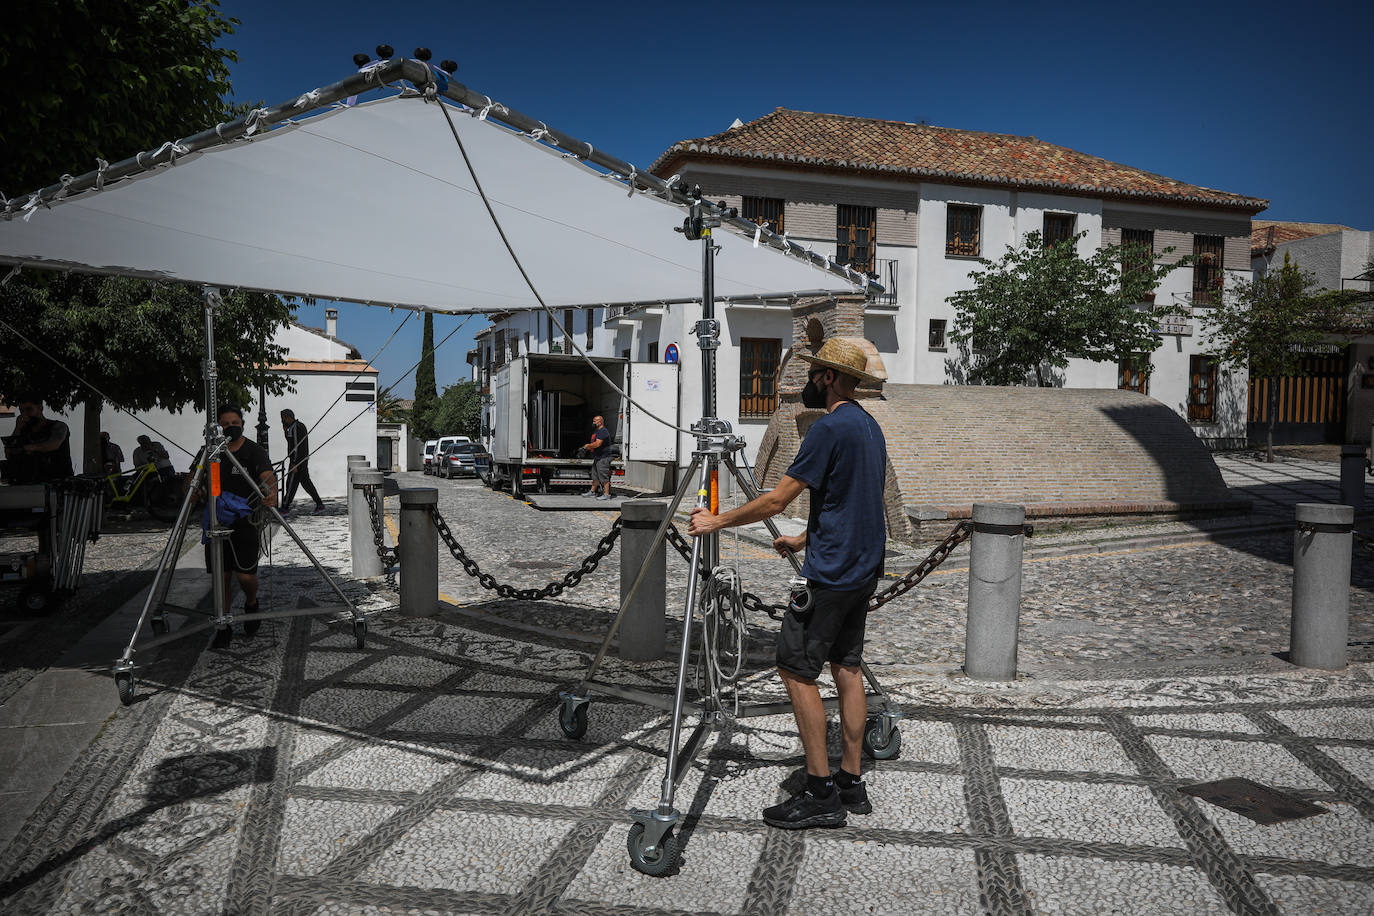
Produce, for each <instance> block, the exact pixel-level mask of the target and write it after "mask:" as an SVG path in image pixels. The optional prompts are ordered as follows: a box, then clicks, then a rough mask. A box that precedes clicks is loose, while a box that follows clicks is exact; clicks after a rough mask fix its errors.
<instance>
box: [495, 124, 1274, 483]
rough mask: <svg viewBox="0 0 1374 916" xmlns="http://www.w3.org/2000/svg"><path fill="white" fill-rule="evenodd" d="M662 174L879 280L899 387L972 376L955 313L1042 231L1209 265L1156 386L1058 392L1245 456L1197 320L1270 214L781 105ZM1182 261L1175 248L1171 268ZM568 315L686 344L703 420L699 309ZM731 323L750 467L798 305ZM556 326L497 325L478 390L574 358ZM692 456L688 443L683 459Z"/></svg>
mask: <svg viewBox="0 0 1374 916" xmlns="http://www.w3.org/2000/svg"><path fill="white" fill-rule="evenodd" d="M653 171H654V172H655V173H656V174H658V175H660V176H662V177H665V178H666V177H668V176H672V175H678V176H680V177H681V178H682V179H684V180H685V181H687V182H688V183H689V184H698V185H700V186H701V188H702V190H703V192H704V193H705V194H706V195H707V196H708V197H709V198H710V199H711V200H723V201H725V202H726V203H727V204H728V205H731V206H736V207H739V208H740V211H741V215H743V216H745V217H746V218H748V219H751V220H754V221H755V222H761V223H762V222H767V223H768V224H769V225H770V228H774V229H775V230H778V231H782V232H784V233H785V234H786V235H787V236H788V238H790V239H792V240H793V241H797V242H801V243H802V244H804V245H807V246H808V247H811V248H813V249H814V250H815V251H817V252H821V253H825V254H833V255H836V257H837V259H838V260H839V261H841V262H842V263H852V264H854V265H856V266H859V267H862V268H864V269H866V270H869V271H870V272H872V273H873V274H874V275H876V276H877V277H878V279H879V280H880V281H882V282H883V283H884V284H885V285H886V287H887V289H888V292H887V294H886V295H884V296H880V297H876V298H874V299H872V300H870V301H869V303H868V306H867V309H866V319H865V328H864V330H865V336H866V337H867V338H868V339H869V340H871V341H872V342H873V343H874V344H875V345H876V346H877V348H878V350H879V353H880V354H881V356H882V358H883V361H884V363H885V364H886V367H887V372H888V377H889V380H890V381H893V382H901V383H924V384H949V383H957V382H958V381H960V380H961V375H960V365H959V354H958V352H957V350H956V349H955V348H952V347H951V346H950V345H949V342H948V333H949V331H950V329H951V327H952V324H953V319H954V311H953V308H952V307H951V306H950V305H949V304H948V303H947V302H946V299H947V298H948V297H949V296H950V295H951V294H953V293H954V292H956V291H958V290H960V289H963V288H966V287H967V286H969V285H970V284H969V280H968V277H969V274H970V272H971V271H973V270H975V269H977V268H979V267H980V266H981V265H980V264H979V263H978V260H977V258H979V257H982V258H986V259H988V260H994V261H995V260H997V259H998V258H999V257H1000V256H1001V255H1002V253H1003V252H1004V251H1005V250H1006V249H1007V248H1008V246H1012V245H1016V244H1018V243H1019V242H1021V240H1023V239H1024V237H1025V235H1026V234H1027V233H1028V232H1031V231H1033V230H1034V231H1040V232H1042V233H1044V234H1045V235H1046V236H1048V237H1050V238H1052V239H1053V238H1063V237H1071V236H1073V235H1075V234H1077V233H1079V232H1086V233H1087V234H1086V236H1085V237H1084V238H1083V239H1082V240H1081V242H1080V243H1079V244H1080V246H1081V249H1082V252H1083V253H1084V254H1087V253H1089V252H1090V251H1091V250H1093V249H1095V248H1097V247H1099V246H1105V245H1112V244H1116V243H1119V242H1121V241H1122V240H1123V239H1126V240H1134V241H1137V242H1142V243H1145V244H1147V245H1150V246H1151V247H1152V249H1153V250H1154V251H1155V253H1156V256H1157V257H1158V258H1159V259H1160V260H1163V259H1165V258H1166V257H1167V258H1172V259H1175V260H1176V259H1177V258H1179V257H1181V256H1182V255H1185V254H1197V255H1199V256H1200V258H1201V262H1200V263H1199V264H1198V265H1197V266H1194V267H1188V268H1182V269H1179V270H1177V271H1174V272H1173V273H1171V274H1170V275H1169V276H1168V277H1167V278H1166V279H1165V281H1164V282H1163V283H1162V284H1161V287H1160V288H1159V290H1158V291H1157V293H1156V304H1161V305H1163V304H1167V305H1169V306H1170V307H1171V308H1170V312H1171V313H1172V317H1171V318H1170V319H1169V320H1167V321H1164V322H1162V323H1161V335H1160V336H1161V338H1162V341H1161V346H1160V347H1159V348H1158V349H1157V350H1156V351H1155V352H1154V353H1153V354H1152V355H1151V358H1150V371H1149V373H1140V372H1137V371H1134V370H1133V369H1132V367H1130V366H1117V365H1107V364H1101V363H1090V362H1087V361H1083V360H1074V361H1072V362H1071V364H1070V366H1069V368H1068V370H1067V372H1066V373H1064V374H1063V377H1062V378H1059V379H1057V380H1056V382H1057V384H1060V385H1064V386H1067V387H1078V388H1103V387H1107V388H1116V387H1131V388H1136V389H1137V390H1144V391H1146V393H1148V394H1150V395H1151V396H1153V397H1155V398H1156V399H1157V400H1159V401H1161V402H1163V403H1165V404H1168V405H1169V406H1170V407H1172V408H1173V409H1175V410H1176V411H1178V413H1179V414H1180V415H1182V416H1183V417H1184V418H1185V419H1187V420H1188V422H1189V424H1190V425H1191V426H1192V428H1193V429H1194V430H1195V432H1196V433H1197V435H1198V436H1199V437H1200V438H1202V439H1204V440H1205V441H1207V442H1208V443H1209V444H1212V445H1216V446H1224V445H1236V444H1243V441H1244V437H1245V435H1246V390H1247V379H1246V378H1245V375H1244V373H1237V372H1229V371H1227V370H1226V369H1224V368H1222V367H1220V366H1218V364H1217V362H1216V361H1215V360H1214V359H1212V358H1211V357H1210V356H1209V355H1208V348H1207V344H1206V341H1205V340H1203V339H1202V335H1201V328H1200V325H1199V322H1198V321H1197V320H1196V319H1197V314H1196V312H1197V310H1199V309H1202V308H1205V307H1206V305H1205V304H1206V301H1207V300H1208V297H1209V296H1210V295H1212V294H1213V290H1214V289H1215V284H1216V283H1217V282H1218V281H1220V282H1222V283H1224V282H1226V281H1227V279H1228V278H1243V279H1248V278H1249V277H1250V276H1251V273H1250V230H1251V217H1252V216H1253V214H1254V213H1256V212H1258V211H1260V210H1262V209H1264V208H1265V207H1266V206H1267V204H1268V202H1267V201H1264V200H1259V199H1255V198H1250V197H1244V196H1240V195H1236V194H1231V193H1227V192H1223V191H1216V190H1212V189H1209V188H1202V187H1198V186H1195V185H1190V184H1186V183H1184V182H1181V181H1176V180H1173V179H1169V178H1165V177H1162V176H1159V175H1155V174H1151V173H1149V172H1145V171H1141V170H1139V169H1136V168H1132V167H1129V166H1124V165H1119V164H1117V163H1112V162H1108V161H1106V160H1104V159H1099V158H1097V157H1094V156H1089V155H1086V154H1083V153H1079V152H1076V151H1074V150H1070V149H1065V148H1063V147H1059V146H1054V145H1052V144H1049V143H1046V142H1044V141H1041V140H1037V139H1035V138H1031V137H1016V136H1009V135H1000V134H988V133H981V132H976V131H964V130H950V129H945V128H937V127H930V126H927V125H921V124H908V123H904V122H897V121H881V120H874V119H868V118H852V117H846V116H841V115H826V114H813V113H810V112H801V111H791V110H787V109H781V108H779V109H777V110H776V111H774V112H772V113H771V114H768V115H765V116H764V117H762V118H759V119H757V120H755V121H751V122H749V123H748V124H742V125H739V126H736V127H732V128H731V129H729V130H727V131H725V132H724V133H722V134H717V135H715V136H712V137H706V138H702V139H697V140H685V141H682V142H680V143H677V144H674V145H673V147H672V148H671V149H669V150H667V151H666V152H665V153H664V154H663V155H662V156H660V157H659V159H658V161H657V162H656V163H654V165H653ZM684 244H691V243H688V242H685V241H684ZM1169 248H1173V249H1174V251H1173V252H1172V254H1168V255H1166V254H1165V251H1166V249H1169ZM563 312H564V315H565V316H566V317H565V318H564V319H560V320H564V322H565V324H568V327H569V329H570V330H571V331H572V333H573V335H575V337H576V339H577V342H578V343H579V344H582V345H584V347H586V348H587V349H588V350H589V351H592V352H595V353H597V354H599V355H611V356H629V357H631V358H634V359H640V360H644V359H647V360H661V359H663V358H664V353H665V352H666V351H667V349H668V347H669V345H675V346H676V348H677V351H678V353H679V354H680V356H681V360H682V362H683V370H684V371H683V374H682V405H683V416H684V417H695V416H696V415H698V413H699V407H698V405H699V404H700V391H699V378H700V374H699V372H697V371H696V369H695V367H696V365H697V361H698V358H699V357H698V351H697V347H696V342H695V338H694V337H693V336H692V334H691V329H692V327H693V325H694V323H695V322H696V320H697V319H698V318H699V317H700V308H699V307H697V306H673V307H670V308H663V307H646V308H638V309H629V310H622V309H610V310H603V309H585V310H577V309H565V310H563ZM718 317H719V318H720V319H721V324H722V347H721V349H720V351H719V360H718V362H719V368H720V383H719V386H718V392H719V411H718V415H719V416H721V417H722V418H724V419H727V420H730V421H731V422H732V423H733V424H734V425H735V428H736V429H737V430H739V431H742V432H743V433H744V435H745V436H746V438H747V439H748V441H749V443H750V449H749V452H748V455H749V457H750V458H751V459H753V458H754V452H753V450H754V449H755V448H756V447H757V444H758V441H759V439H760V438H761V435H762V432H763V430H764V428H765V427H766V426H767V423H768V417H769V415H770V414H771V413H772V412H773V409H774V406H775V404H776V390H775V379H774V375H775V373H776V369H777V367H778V365H779V363H780V361H781V360H782V359H783V357H784V355H785V354H786V353H787V351H788V349H789V348H790V347H791V346H792V344H793V341H792V330H791V324H792V323H791V314H790V311H789V309H788V304H787V303H786V302H768V303H761V302H760V303H748V304H733V305H729V306H727V307H724V308H721V309H718ZM549 325H550V322H549V321H548V319H547V316H545V315H543V314H540V313H533V314H530V313H520V314H510V315H498V316H495V319H494V321H493V324H492V326H491V328H489V329H488V330H487V331H486V332H484V333H483V334H482V335H481V336H479V338H478V349H477V353H476V356H475V365H476V367H477V372H476V377H477V379H478V380H479V384H480V383H481V380H482V378H483V376H482V370H483V368H484V367H489V366H491V365H494V364H497V363H499V361H500V360H501V359H502V357H501V355H500V354H502V353H505V354H506V355H507V356H509V355H515V354H519V353H524V352H528V351H531V350H533V351H535V352H546V351H547V350H548V349H549V348H550V346H554V347H561V346H562V344H563V341H562V340H561V337H560V335H558V334H557V332H556V331H553V332H552V333H551V330H552V329H551V328H550V326H549ZM689 453H690V446H689V443H687V442H686V441H685V437H684V442H683V447H682V449H681V450H680V455H682V456H684V458H685V456H686V455H688V454H689Z"/></svg>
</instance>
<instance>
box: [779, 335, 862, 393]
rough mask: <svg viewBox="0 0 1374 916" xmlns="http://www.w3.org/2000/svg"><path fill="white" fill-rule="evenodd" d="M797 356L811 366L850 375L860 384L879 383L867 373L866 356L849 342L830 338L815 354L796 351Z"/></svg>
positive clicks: (855, 345)
mask: <svg viewBox="0 0 1374 916" xmlns="http://www.w3.org/2000/svg"><path fill="white" fill-rule="evenodd" d="M797 356H798V357H800V358H801V359H804V360H806V361H807V362H808V363H810V364H811V365H813V366H824V367H826V368H828V369H834V370H835V371H837V372H843V373H844V374H845V375H852V376H854V377H855V378H856V379H858V380H859V381H861V382H870V383H881V382H882V379H880V378H878V377H877V376H875V375H870V374H869V372H868V354H866V353H864V351H863V350H862V349H860V348H859V346H858V345H857V344H855V343H853V342H851V341H848V340H843V339H841V338H838V337H832V338H830V339H829V340H827V341H826V342H825V343H823V344H821V348H820V349H819V350H817V351H816V352H815V353H807V352H806V351H804V350H801V351H798V353H797Z"/></svg>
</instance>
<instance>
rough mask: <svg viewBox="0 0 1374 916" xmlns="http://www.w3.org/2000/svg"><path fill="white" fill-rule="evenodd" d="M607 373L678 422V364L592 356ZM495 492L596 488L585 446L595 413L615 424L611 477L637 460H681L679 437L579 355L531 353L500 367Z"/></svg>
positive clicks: (494, 405)
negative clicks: (678, 449) (651, 416)
mask: <svg viewBox="0 0 1374 916" xmlns="http://www.w3.org/2000/svg"><path fill="white" fill-rule="evenodd" d="M591 359H592V360H593V361H594V362H595V363H596V365H597V367H598V368H599V369H600V370H601V371H602V372H603V373H604V374H605V375H606V377H607V378H609V379H611V380H612V381H613V382H615V385H616V386H617V387H619V388H620V389H621V390H622V391H627V392H630V393H631V395H632V397H633V398H634V399H635V401H636V402H638V403H639V404H640V405H642V406H643V407H644V408H645V409H647V410H649V411H652V412H653V413H654V414H656V415H658V416H660V417H663V418H665V419H668V420H671V421H673V422H674V423H677V425H681V424H680V423H679V422H678V414H679V409H678V372H679V367H678V365H677V364H676V363H635V362H630V361H629V360H627V359H615V358H613V357H600V356H596V357H591ZM491 394H492V402H491V417H490V433H491V467H490V471H489V472H488V476H487V478H486V480H487V484H488V486H491V487H492V488H493V489H499V488H503V487H509V488H510V489H511V491H512V492H514V493H517V494H519V493H521V492H526V491H529V492H538V493H551V492H558V491H560V490H562V491H566V492H577V491H578V490H586V489H589V488H590V487H591V479H592V475H591V472H592V460H591V458H589V457H581V456H580V454H581V453H580V450H581V449H582V447H583V446H585V445H586V444H587V443H588V442H589V441H590V440H591V438H592V417H594V416H598V415H600V416H601V417H603V418H604V419H605V421H606V426H607V427H608V428H609V429H610V433H611V442H612V449H613V451H612V453H611V454H612V456H613V460H612V463H611V464H612V472H611V473H612V475H613V477H612V479H613V480H616V481H622V480H624V478H625V470H626V468H627V467H632V466H633V465H634V463H635V462H649V463H654V464H670V463H671V464H676V462H677V457H678V456H677V434H676V433H675V432H674V431H673V430H671V429H669V428H668V427H666V426H664V425H663V424H661V423H658V422H656V421H654V420H652V419H650V418H649V417H646V416H644V414H643V412H642V411H641V410H640V408H638V407H635V406H633V405H631V404H628V403H626V402H625V400H624V399H623V398H622V397H621V395H620V394H619V393H618V392H617V391H616V390H615V388H613V387H611V386H610V385H608V384H606V382H604V381H603V380H602V379H601V378H600V376H598V375H597V374H596V373H595V372H593V371H592V369H591V367H590V366H588V365H587V362H586V360H584V359H583V358H582V357H581V356H576V355H568V356H564V355H560V354H555V353H530V354H526V355H525V356H519V357H516V358H515V359H512V360H511V361H510V362H509V363H507V364H506V365H504V366H502V367H501V368H500V369H498V370H497V371H496V375H495V377H494V378H493V380H492V387H491Z"/></svg>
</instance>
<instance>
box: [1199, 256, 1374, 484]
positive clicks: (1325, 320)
mask: <svg viewBox="0 0 1374 916" xmlns="http://www.w3.org/2000/svg"><path fill="white" fill-rule="evenodd" d="M1347 301H1348V300H1347V299H1346V297H1342V296H1340V295H1339V294H1336V295H1332V294H1329V293H1321V292H1319V291H1318V290H1317V281H1316V277H1315V276H1314V275H1313V274H1312V273H1311V272H1310V271H1306V270H1302V269H1300V268H1299V267H1298V265H1297V262H1295V261H1293V260H1292V259H1291V258H1290V257H1289V256H1288V255H1287V254H1285V255H1284V256H1283V266H1282V267H1281V268H1279V269H1278V270H1270V271H1269V272H1268V273H1266V274H1264V275H1263V276H1260V277H1257V278H1255V279H1254V280H1241V281H1236V282H1234V283H1231V284H1229V285H1228V287H1227V288H1226V289H1224V290H1222V291H1221V294H1220V295H1218V296H1215V297H1213V306H1212V308H1210V309H1200V310H1199V312H1200V316H1201V317H1200V320H1201V323H1202V324H1203V326H1204V327H1205V328H1206V329H1207V331H1208V334H1209V336H1210V345H1211V347H1212V352H1213V353H1215V354H1216V356H1217V359H1218V360H1219V361H1220V362H1223V363H1226V364H1227V365H1230V366H1233V367H1236V368H1238V369H1248V370H1249V372H1250V377H1251V378H1271V377H1275V376H1283V375H1299V374H1301V372H1302V359H1303V356H1304V353H1305V351H1306V350H1308V349H1309V348H1310V347H1312V346H1313V345H1314V344H1319V343H1322V342H1324V341H1326V340H1328V339H1329V337H1330V336H1331V335H1332V334H1334V333H1339V332H1340V331H1341V330H1342V329H1343V328H1344V327H1345V326H1346V325H1347V324H1348V318H1349V315H1348V314H1347V311H1346V306H1347ZM1270 392H1271V393H1270V402H1269V410H1268V413H1269V426H1268V429H1267V431H1266V442H1265V458H1266V460H1268V461H1273V460H1274V423H1275V421H1276V419H1277V415H1278V386H1277V385H1271V386H1270Z"/></svg>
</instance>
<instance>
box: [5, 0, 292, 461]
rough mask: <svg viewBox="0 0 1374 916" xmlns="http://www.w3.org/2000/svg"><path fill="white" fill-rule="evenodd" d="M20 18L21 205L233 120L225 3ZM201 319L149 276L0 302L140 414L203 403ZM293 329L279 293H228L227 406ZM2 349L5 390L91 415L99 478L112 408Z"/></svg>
mask: <svg viewBox="0 0 1374 916" xmlns="http://www.w3.org/2000/svg"><path fill="white" fill-rule="evenodd" d="M12 18H13V20H14V21H12V22H10V23H8V25H7V28H6V32H5V41H4V44H3V46H0V68H3V69H4V71H5V74H6V76H7V77H8V78H9V79H10V81H11V82H12V84H13V85H15V86H23V87H25V89H24V91H22V92H7V93H4V94H0V148H3V149H4V150H5V152H6V155H5V159H4V163H3V165H0V181H2V182H3V183H4V188H5V190H6V191H7V192H8V193H10V194H14V195H23V194H27V193H30V192H32V191H34V190H37V189H38V188H40V187H43V186H45V185H49V184H53V183H55V182H56V181H57V179H58V176H59V175H61V174H63V173H64V172H71V173H79V172H83V171H86V170H89V169H91V168H94V167H95V165H96V159H97V157H99V158H102V159H105V160H107V161H109V162H115V161H118V160H120V159H123V158H126V157H128V156H132V155H134V154H135V153H137V152H139V151H141V150H146V149H155V148H157V147H158V146H161V145H162V143H164V142H166V141H168V140H175V139H178V138H180V137H184V136H187V135H188V134H191V133H194V132H196V131H199V130H202V129H204V128H206V127H209V126H212V125H213V124H215V123H216V122H218V121H221V120H226V119H228V118H230V117H232V116H233V107H232V106H231V105H230V104H229V103H228V102H227V101H226V99H227V97H228V96H229V95H230V92H231V87H230V82H229V65H230V63H232V62H234V61H236V60H237V59H238V58H237V56H236V55H235V54H234V52H233V51H231V50H229V49H226V48H223V47H220V46H219V42H220V41H221V39H223V38H224V37H226V36H228V35H229V34H231V33H232V31H233V28H234V26H235V25H237V24H238V20H236V19H232V18H227V17H225V16H224V15H222V14H221V12H220V10H219V4H218V0H100V2H90V0H52V2H48V3H39V4H31V5H30V6H29V7H26V8H25V13H24V15H23V16H21V17H12ZM74 87H75V88H74ZM200 316H201V307H200V299H199V294H198V293H197V292H195V291H188V290H187V289H186V288H185V287H165V288H155V287H154V286H152V285H150V284H149V283H147V282H145V281H137V280H127V279H126V280H121V279H110V278H104V279H102V278H96V277H84V276H70V275H50V274H42V273H39V272H35V271H27V272H25V273H23V274H21V275H19V276H16V277H15V278H13V280H12V281H11V282H10V284H9V285H8V286H7V287H6V290H5V293H4V295H3V296H0V318H3V319H4V320H5V321H6V322H8V323H9V324H11V325H13V326H15V327H16V328H21V329H22V328H27V329H29V331H32V334H29V332H28V331H26V332H25V333H26V334H29V336H30V337H31V339H33V340H34V342H35V343H36V344H38V345H39V346H41V347H43V348H44V349H46V350H49V351H50V352H53V355H54V356H57V357H58V358H59V359H61V360H62V362H63V364H64V366H65V367H66V368H67V369H70V370H72V371H73V372H76V373H77V374H80V375H83V376H89V378H90V380H91V381H92V382H93V383H95V384H97V385H99V386H100V387H101V389H102V390H103V391H105V392H106V393H107V394H108V395H109V396H110V397H111V398H112V399H113V400H114V401H115V402H116V403H118V404H120V405H121V406H127V407H131V408H138V407H146V406H150V405H153V404H157V405H159V406H162V407H167V408H171V409H178V408H180V407H181V406H184V405H185V404H187V403H191V402H194V403H196V405H197V406H198V407H200V406H203V405H201V403H200V402H201V400H203V394H202V388H201V384H200V381H199V378H198V367H199V365H200V361H201V359H202V351H203V349H204V340H203V332H202V330H201V327H202V321H201V317H200ZM289 319H290V311H289V309H288V308H287V306H286V305H285V304H284V303H283V302H282V300H281V299H280V298H279V297H276V296H269V295H260V294H254V295H242V296H231V297H230V298H229V301H228V302H226V306H225V309H224V311H223V312H222V313H221V314H220V317H219V320H218V322H217V324H216V345H217V357H216V358H217V361H218V362H219V364H220V371H221V379H222V384H223V386H224V389H225V393H226V396H232V397H235V398H238V399H239V400H240V403H245V404H246V403H248V402H249V401H250V397H249V394H250V392H251V391H252V390H253V388H254V387H255V386H256V382H257V380H258V379H259V378H260V376H261V370H262V368H263V367H264V365H265V364H267V363H269V362H272V361H274V360H275V359H277V358H278V357H279V356H280V355H281V354H280V352H279V351H277V350H276V349H275V348H272V347H271V346H269V345H268V343H267V342H268V341H270V340H271V339H272V334H273V331H274V330H275V329H276V328H278V327H280V326H281V325H283V324H284V323H285V322H286V321H288V320H289ZM7 338H8V339H7ZM0 340H3V341H4V345H5V348H6V356H7V363H8V365H7V366H6V367H5V369H4V372H3V375H2V376H0V379H3V384H4V386H5V388H6V392H7V393H11V392H14V391H18V390H23V389H29V390H34V391H37V392H39V393H41V395H42V396H43V397H44V399H45V400H47V401H49V402H50V403H53V404H54V405H70V404H72V403H75V402H84V403H85V404H86V408H87V410H86V413H87V416H86V422H85V427H86V430H87V435H86V437H85V439H86V453H87V466H88V467H89V466H90V462H91V460H92V459H93V458H94V457H95V453H96V449H97V448H98V437H97V436H95V435H94V432H95V430H98V429H99V417H100V408H101V404H102V400H101V398H100V397H99V396H97V395H94V394H92V393H91V392H90V391H89V389H87V388H85V387H84V386H81V385H79V384H78V383H77V382H76V381H75V380H74V379H73V378H72V376H71V375H70V374H68V372H66V371H64V369H63V368H62V367H60V366H58V365H55V364H54V363H53V362H52V361H49V360H47V359H45V358H43V357H41V356H39V355H38V354H37V353H36V352H34V351H32V350H30V349H29V348H28V347H27V345H25V344H23V343H21V342H20V341H17V340H14V339H13V338H12V337H10V335H9V334H8V333H7V332H6V331H5V330H4V329H3V328H0ZM81 347H85V348H87V349H81ZM269 388H274V389H279V388H280V384H279V383H278V382H269Z"/></svg>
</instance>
